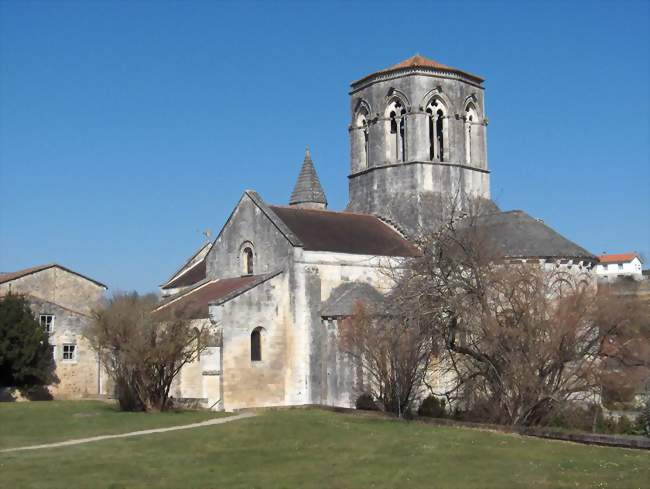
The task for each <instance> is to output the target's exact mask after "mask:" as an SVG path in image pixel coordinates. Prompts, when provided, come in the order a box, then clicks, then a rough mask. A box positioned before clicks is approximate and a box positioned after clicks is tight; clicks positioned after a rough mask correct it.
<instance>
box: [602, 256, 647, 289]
mask: <svg viewBox="0 0 650 489" xmlns="http://www.w3.org/2000/svg"><path fill="white" fill-rule="evenodd" d="M598 260H599V261H600V263H599V264H598V265H596V276H597V277H598V280H599V281H603V282H605V281H607V282H611V281H613V280H616V279H618V278H623V277H631V278H633V279H635V280H641V279H642V277H643V275H642V263H643V262H642V261H641V257H640V256H639V255H637V254H636V253H618V254H613V255H600V256H599V257H598Z"/></svg>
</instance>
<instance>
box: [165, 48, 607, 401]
mask: <svg viewBox="0 0 650 489" xmlns="http://www.w3.org/2000/svg"><path fill="white" fill-rule="evenodd" d="M487 123H488V120H487V117H486V115H485V99H484V87H483V80H482V79H481V78H480V77H478V76H476V75H473V74H470V73H467V72H465V71H462V70H458V69H456V68H451V67H449V66H445V65H442V64H440V63H437V62H435V61H432V60H429V59H426V58H424V57H421V56H414V57H412V58H409V59H407V60H405V61H403V62H401V63H399V64H397V65H394V66H392V67H390V68H388V69H385V70H382V71H378V72H376V73H373V74H370V75H368V76H365V77H363V78H361V79H360V80H358V81H355V82H353V83H352V84H351V90H350V125H349V135H350V148H351V161H350V174H349V176H348V184H349V197H350V200H349V203H348V206H347V208H346V209H345V210H344V211H332V210H328V209H327V198H326V194H325V192H324V190H323V188H322V186H321V184H320V181H319V179H318V176H317V173H316V169H315V167H314V163H313V161H312V159H311V156H310V154H309V151H307V152H306V154H305V158H304V161H303V164H302V168H301V170H300V173H299V175H298V180H297V182H296V184H295V188H294V190H293V192H292V194H291V196H290V199H289V202H288V205H273V204H270V203H267V202H265V201H264V200H263V198H262V197H261V196H260V195H258V194H257V193H256V192H255V191H253V190H247V191H245V192H244V193H243V195H242V196H241V198H240V200H239V202H238V203H237V204H236V206H235V208H234V209H233V211H232V214H231V215H230V217H229V218H228V220H227V221H226V223H225V224H224V226H223V228H222V229H221V231H220V233H219V235H218V236H217V237H216V239H215V240H214V241H213V242H211V243H207V244H205V245H204V246H202V247H201V248H200V249H199V250H198V251H197V252H196V253H195V254H194V255H193V256H192V257H191V258H190V259H189V260H188V261H187V262H186V263H185V264H184V265H183V266H181V267H180V268H179V269H178V270H177V271H176V272H175V273H174V274H173V275H172V276H171V277H170V278H169V280H168V281H167V282H166V283H165V284H163V285H162V286H161V290H162V293H163V299H162V301H161V304H160V306H159V308H158V309H159V310H161V311H162V310H169V309H174V308H186V307H189V306H191V307H192V310H193V311H197V312H196V313H195V318H196V320H197V321H204V322H209V324H210V325H211V326H212V327H213V328H214V329H215V331H217V332H218V333H219V337H220V342H219V343H218V345H216V346H214V347H211V348H210V349H209V350H208V351H207V353H206V355H202V358H201V359H200V360H198V361H197V362H196V364H194V365H190V366H188V367H187V368H186V369H184V371H183V372H182V373H181V378H180V381H179V382H178V385H177V386H176V391H175V393H174V395H175V397H183V398H192V399H196V400H199V401H201V402H202V403H203V404H205V405H208V406H210V407H213V408H215V409H225V410H232V409H238V408H245V407H256V406H288V405H308V404H325V405H333V406H352V405H354V401H355V399H356V397H357V396H358V395H359V393H360V392H361V391H362V390H363V385H362V384H363V376H362V374H361V372H360V371H359V370H358V368H357V367H356V366H355V365H354V364H353V363H351V361H350V360H349V359H348V358H346V356H345V355H343V354H341V352H340V351H339V349H338V347H337V322H338V321H340V320H341V319H342V318H346V317H349V316H350V315H351V314H352V311H353V308H354V306H355V304H356V303H358V302H364V301H373V300H377V299H378V298H380V297H381V294H382V293H384V292H385V291H386V288H387V286H388V283H387V280H386V277H385V274H384V273H383V271H384V270H385V267H386V266H395V265H397V266H399V264H400V263H401V262H402V261H403V260H404V259H408V257H413V256H416V254H417V253H418V251H417V249H416V248H415V247H414V246H413V244H412V242H413V240H414V238H416V237H417V236H418V235H420V234H422V233H427V232H430V231H432V230H435V229H436V228H437V226H439V225H440V223H441V220H442V214H443V209H444V207H445V205H447V204H448V202H450V201H452V200H453V201H456V202H460V203H461V205H464V204H466V203H467V202H469V201H471V200H473V199H480V200H481V201H482V202H484V203H485V204H486V205H485V206H484V207H485V208H487V209H488V210H487V213H486V215H485V217H484V225H485V226H486V227H487V228H488V229H490V232H491V234H492V235H493V236H495V237H496V238H495V239H496V242H497V245H498V246H500V247H501V249H502V251H503V253H504V254H505V255H506V256H508V257H509V258H512V259H526V260H536V261H537V260H539V262H540V263H544V264H549V266H563V267H571V268H572V269H573V270H574V273H578V274H582V275H583V276H584V278H585V279H588V280H591V278H590V277H591V268H592V267H593V264H594V263H595V262H596V258H595V257H594V256H593V255H592V254H591V253H589V252H588V251H586V250H585V249H583V248H581V247H580V246H578V245H576V244H574V243H572V242H571V241H569V240H567V239H566V238H564V237H562V236H561V235H559V234H558V233H556V232H555V231H553V230H552V229H551V228H550V227H548V226H547V225H545V224H544V223H542V222H541V221H539V220H537V219H534V218H532V217H531V216H529V215H528V214H526V213H525V212H523V211H518V210H516V211H509V212H501V211H500V210H499V209H498V207H497V206H496V205H495V204H494V203H492V201H491V200H490V171H489V169H488V164H487V154H486V127H487Z"/></svg>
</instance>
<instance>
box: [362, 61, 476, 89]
mask: <svg viewBox="0 0 650 489" xmlns="http://www.w3.org/2000/svg"><path fill="white" fill-rule="evenodd" d="M409 68H431V69H436V70H442V71H449V72H451V73H457V74H460V75H465V76H467V77H469V78H472V79H474V80H476V81H477V82H479V83H480V82H482V81H483V79H482V78H481V77H479V76H476V75H473V74H471V73H467V72H466V71H462V70H459V69H457V68H452V67H451V66H447V65H443V64H442V63H438V62H437V61H434V60H432V59H429V58H425V57H424V56H421V55H419V54H416V55H415V56H411V57H410V58H408V59H405V60H404V61H401V62H399V63H397V64H395V65H393V66H389V67H388V68H385V69H383V70H379V71H376V72H374V73H371V74H369V75H366V76H364V77H363V78H361V79H359V80H357V81H355V82H352V85H353V86H355V85H358V84H359V83H361V82H364V81H366V80H368V79H370V78H373V77H374V76H376V75H381V74H385V73H391V72H393V71H400V70H407V69H409Z"/></svg>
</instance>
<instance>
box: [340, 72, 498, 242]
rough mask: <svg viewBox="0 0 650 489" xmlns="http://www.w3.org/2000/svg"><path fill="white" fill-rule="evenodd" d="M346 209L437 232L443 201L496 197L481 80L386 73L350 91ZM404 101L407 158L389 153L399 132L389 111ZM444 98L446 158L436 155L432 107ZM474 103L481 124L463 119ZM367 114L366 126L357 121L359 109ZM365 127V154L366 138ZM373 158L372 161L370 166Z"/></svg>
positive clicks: (413, 229) (411, 231)
mask: <svg viewBox="0 0 650 489" xmlns="http://www.w3.org/2000/svg"><path fill="white" fill-rule="evenodd" d="M350 95H351V99H350V102H351V120H352V124H351V126H350V148H351V150H350V151H351V168H350V176H349V186H350V202H349V204H348V209H350V210H352V211H355V212H364V213H370V214H377V215H380V216H382V217H383V218H385V219H387V220H390V221H392V222H395V223H397V224H398V225H399V226H401V227H402V228H404V229H405V230H406V231H407V232H408V233H409V234H410V235H416V234H418V232H419V231H420V230H421V228H425V230H430V229H434V228H435V227H437V226H438V224H439V222H440V218H439V214H440V213H441V212H442V210H443V205H448V204H449V201H450V199H451V198H453V197H455V196H456V195H457V194H459V193H460V194H461V195H462V194H466V195H467V196H469V197H480V198H483V199H490V180H489V172H488V165H487V147H486V125H487V119H486V117H485V105H484V90H483V87H482V86H481V85H480V84H479V83H478V82H476V81H473V80H470V79H467V78H464V77H454V76H447V75H445V74H433V73H426V72H422V73H419V72H418V73H416V72H411V73H407V74H393V75H388V76H380V77H377V78H373V79H370V80H368V81H367V82H364V83H361V84H359V85H357V84H355V85H353V89H352V92H351V94H350ZM396 98H399V99H400V100H401V101H402V103H403V105H404V109H405V111H406V113H405V114H404V115H403V121H404V127H405V139H404V157H403V158H402V159H396V158H395V157H393V156H391V154H392V153H391V151H390V148H391V147H392V146H391V145H392V144H393V143H392V139H391V138H393V137H394V135H392V134H390V131H389V124H390V120H389V119H388V118H387V114H386V110H387V107H388V106H389V105H390V104H391V102H392V101H393V100H395V99H396ZM434 99H435V100H438V101H439V103H440V104H441V106H443V107H444V114H445V115H444V119H443V120H444V138H443V139H444V152H443V157H442V159H441V158H439V157H438V156H435V155H434V157H433V158H432V157H431V153H430V147H431V145H430V132H429V131H430V130H429V114H427V113H426V107H427V104H428V103H429V102H430V101H431V100H434ZM468 104H472V105H473V107H475V109H476V117H475V118H476V119H477V120H476V121H473V122H472V123H471V124H469V122H468V121H467V120H465V116H466V113H465V108H466V107H467V105H468ZM360 110H362V111H368V112H369V115H368V116H367V119H368V126H367V128H366V127H361V126H359V125H358V113H359V111H360ZM468 125H469V126H471V134H472V135H473V136H472V137H471V141H472V149H471V152H470V153H471V157H470V159H468V150H467V141H468V138H467V130H468V127H469V126H468ZM360 131H361V132H363V131H367V135H368V143H367V158H366V149H365V143H364V138H362V137H360V136H359V134H360ZM366 162H367V163H366Z"/></svg>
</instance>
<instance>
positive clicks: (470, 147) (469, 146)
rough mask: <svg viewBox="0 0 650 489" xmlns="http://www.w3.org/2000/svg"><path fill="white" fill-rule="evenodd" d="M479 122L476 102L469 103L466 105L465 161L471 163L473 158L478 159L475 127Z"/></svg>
mask: <svg viewBox="0 0 650 489" xmlns="http://www.w3.org/2000/svg"><path fill="white" fill-rule="evenodd" d="M477 122H478V115H477V113H476V107H474V104H472V103H470V104H467V107H465V161H467V163H471V162H472V159H476V156H477V155H476V154H475V153H476V150H475V141H476V134H475V133H476V128H475V127H474V126H475V125H476V123H477Z"/></svg>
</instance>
